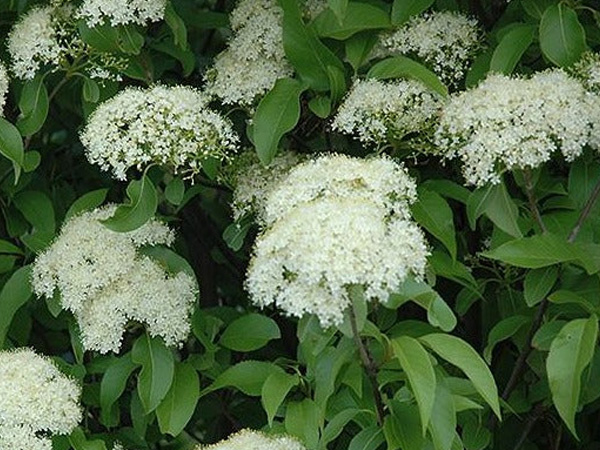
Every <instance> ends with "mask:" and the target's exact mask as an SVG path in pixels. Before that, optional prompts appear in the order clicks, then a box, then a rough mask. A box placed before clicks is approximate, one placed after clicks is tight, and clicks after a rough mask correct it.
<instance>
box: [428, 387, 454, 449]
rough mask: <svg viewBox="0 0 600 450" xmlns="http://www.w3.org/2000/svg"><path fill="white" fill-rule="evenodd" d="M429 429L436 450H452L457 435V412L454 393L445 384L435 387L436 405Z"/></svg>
mask: <svg viewBox="0 0 600 450" xmlns="http://www.w3.org/2000/svg"><path fill="white" fill-rule="evenodd" d="M429 429H430V431H431V438H432V440H433V447H434V448H435V450H450V448H451V447H452V442H453V441H454V435H455V434H456V411H455V410H454V401H453V399H452V393H451V392H450V389H448V387H447V386H446V384H445V383H443V382H441V383H438V384H437V385H436V387H435V403H434V406H433V414H432V415H431V424H430V425H429Z"/></svg>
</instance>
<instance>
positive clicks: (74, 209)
mask: <svg viewBox="0 0 600 450" xmlns="http://www.w3.org/2000/svg"><path fill="white" fill-rule="evenodd" d="M106 194H108V189H97V190H95V191H90V192H87V193H85V194H83V195H82V196H81V197H79V198H78V199H77V200H75V201H74V202H73V203H72V204H71V206H70V207H69V209H68V211H67V213H66V214H65V220H67V219H70V218H71V217H73V216H76V215H78V214H80V213H82V212H84V211H90V210H92V209H95V208H97V207H98V206H100V205H101V204H102V203H104V200H105V199H106Z"/></svg>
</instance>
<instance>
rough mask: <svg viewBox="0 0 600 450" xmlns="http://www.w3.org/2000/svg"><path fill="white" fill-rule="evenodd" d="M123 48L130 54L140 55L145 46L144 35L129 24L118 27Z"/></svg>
mask: <svg viewBox="0 0 600 450" xmlns="http://www.w3.org/2000/svg"><path fill="white" fill-rule="evenodd" d="M118 32H119V39H120V42H121V50H122V51H124V52H125V53H128V54H130V55H139V54H140V51H141V50H142V47H143V46H144V40H145V39H144V35H143V34H141V33H139V32H138V31H136V30H135V29H134V28H132V27H129V26H120V27H119V28H118Z"/></svg>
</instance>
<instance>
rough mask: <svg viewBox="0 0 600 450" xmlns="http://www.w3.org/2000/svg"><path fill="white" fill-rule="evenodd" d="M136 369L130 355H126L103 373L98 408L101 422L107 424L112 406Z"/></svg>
mask: <svg viewBox="0 0 600 450" xmlns="http://www.w3.org/2000/svg"><path fill="white" fill-rule="evenodd" d="M137 367H138V365H137V364H136V363H134V362H133V360H132V359H131V353H127V354H126V355H124V356H122V357H121V358H118V359H116V360H115V361H114V362H113V363H112V364H111V365H110V366H108V369H106V372H104V375H103V376H102V382H101V383H100V408H101V409H102V421H103V422H105V423H107V422H109V420H108V418H109V416H110V411H111V409H112V406H113V405H114V403H115V402H116V401H117V400H118V399H119V397H121V395H122V394H123V392H124V391H125V386H126V385H127V380H128V379H129V376H130V375H131V373H132V372H133V371H134V370H135V369H136V368H137Z"/></svg>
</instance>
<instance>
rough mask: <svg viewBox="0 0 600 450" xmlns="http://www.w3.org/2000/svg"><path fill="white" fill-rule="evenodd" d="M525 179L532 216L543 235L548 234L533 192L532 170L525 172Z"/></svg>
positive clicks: (525, 170)
mask: <svg viewBox="0 0 600 450" xmlns="http://www.w3.org/2000/svg"><path fill="white" fill-rule="evenodd" d="M523 178H524V179H525V192H526V193H527V200H529V209H530V211H531V215H532V216H533V219H534V220H535V221H536V223H537V224H538V226H539V227H540V229H541V230H542V233H547V232H548V229H547V228H546V225H545V224H544V221H543V219H542V215H541V214H540V210H539V209H538V207H537V202H536V199H535V193H534V191H533V180H532V177H531V169H528V168H527V169H524V170H523Z"/></svg>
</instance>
